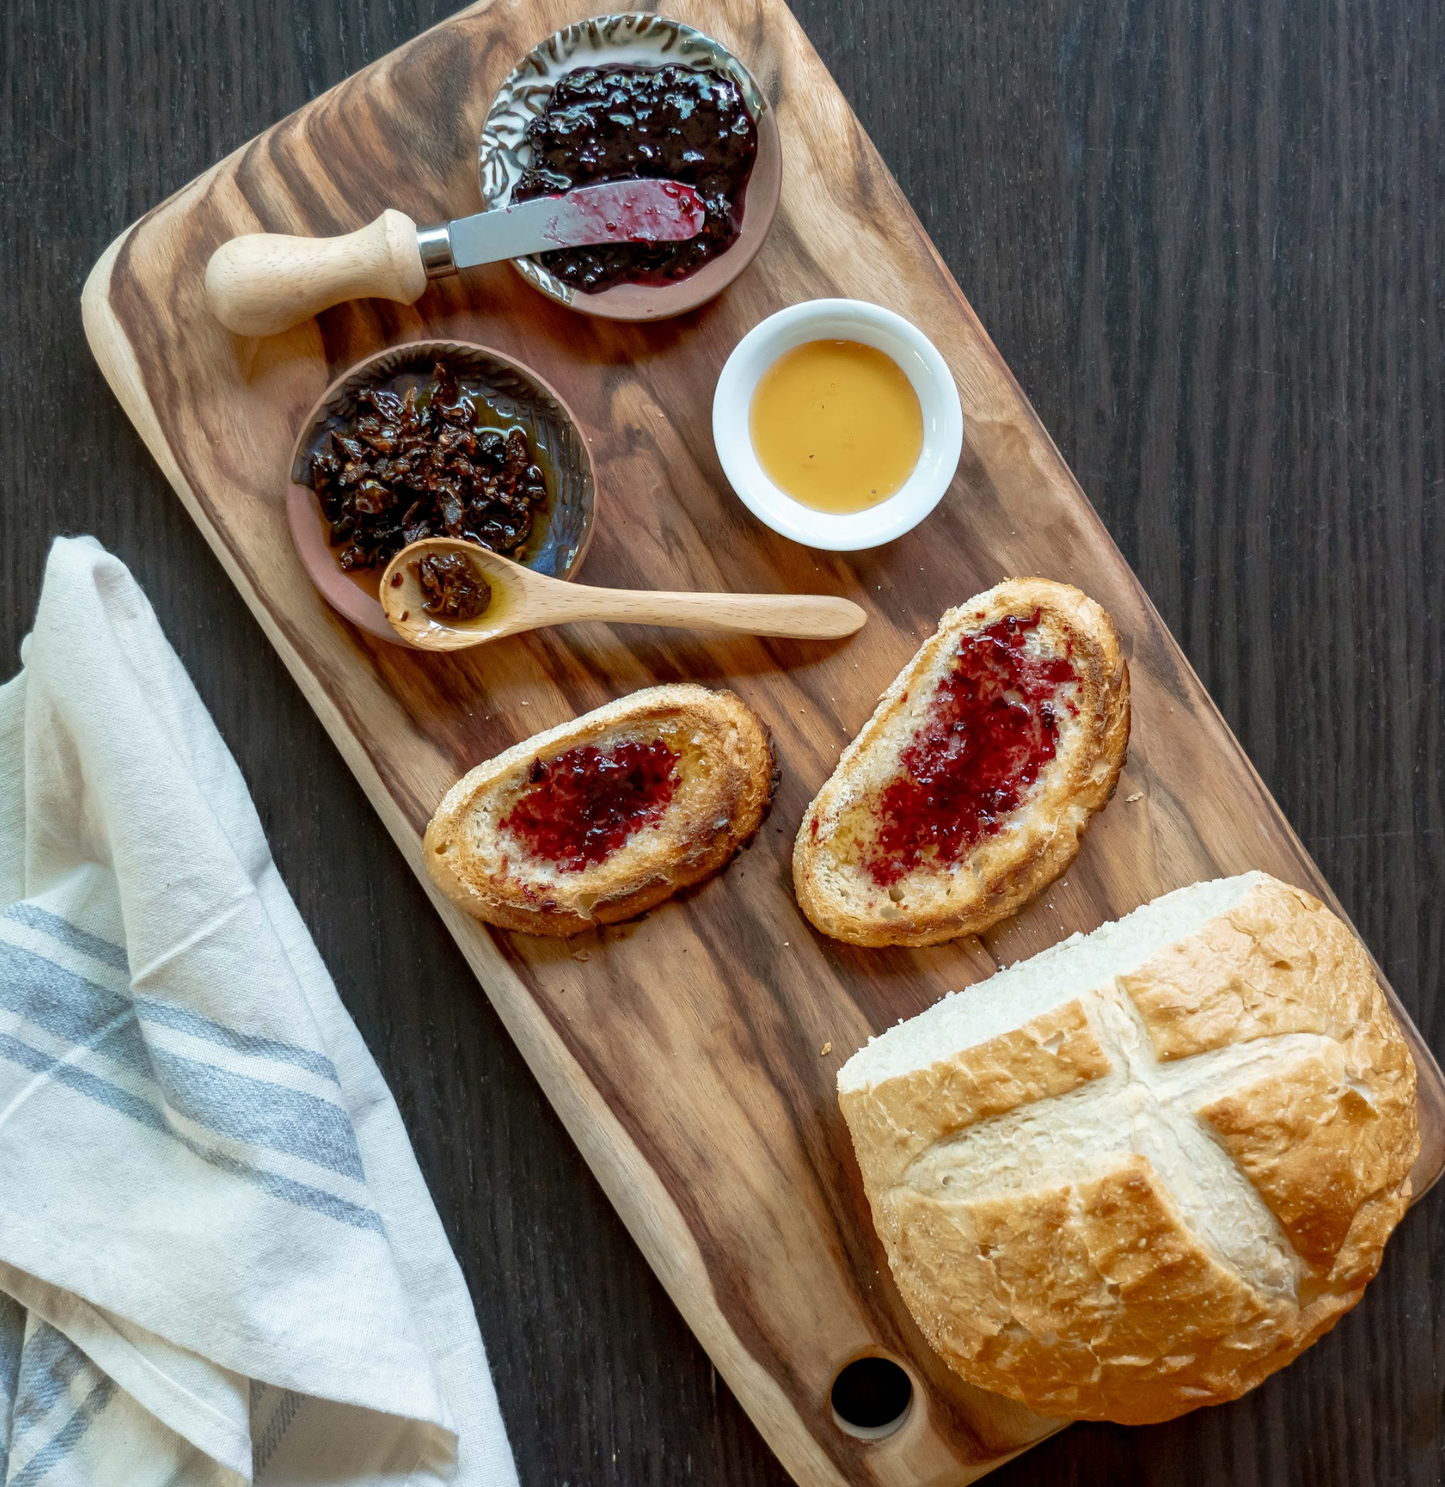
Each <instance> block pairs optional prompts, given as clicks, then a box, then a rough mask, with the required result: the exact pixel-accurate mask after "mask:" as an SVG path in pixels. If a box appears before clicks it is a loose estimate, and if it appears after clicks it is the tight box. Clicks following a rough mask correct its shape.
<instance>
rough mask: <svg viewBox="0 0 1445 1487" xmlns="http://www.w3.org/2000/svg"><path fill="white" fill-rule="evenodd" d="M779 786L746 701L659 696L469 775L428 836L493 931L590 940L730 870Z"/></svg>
mask: <svg viewBox="0 0 1445 1487" xmlns="http://www.w3.org/2000/svg"><path fill="white" fill-rule="evenodd" d="M773 782H774V766H773V749H772V741H771V739H770V737H769V734H768V730H767V729H766V728H765V727H764V726H763V724H762V722H761V721H760V720H759V718H758V716H757V714H756V713H754V712H753V710H752V709H751V708H750V707H748V706H747V705H746V704H745V703H744V702H743V701H742V700H741V699H740V698H738V697H736V696H734V695H733V694H732V693H731V692H714V691H710V690H709V689H708V688H706V687H699V686H692V685H688V684H678V685H670V686H662V687H649V688H647V689H646V690H644V691H641V692H634V693H633V694H632V695H631V696H630V697H623V698H620V699H619V700H618V701H616V702H611V703H608V704H607V706H605V707H599V708H597V709H596V710H595V711H594V712H590V713H587V714H585V715H584V716H583V717H580V718H577V719H575V720H574V721H572V722H570V723H564V724H562V725H561V726H560V727H558V728H552V729H549V730H548V731H547V732H545V733H539V734H537V735H536V736H535V737H533V738H529V739H527V740H525V741H524V742H522V743H520V744H517V745H516V746H515V747H514V748H510V749H508V750H507V751H506V752H505V753H504V754H499V755H498V756H497V757H496V758H495V759H489V760H487V761H486V762H485V763H483V764H479V765H477V767H476V768H475V769H473V770H471V771H469V772H468V773H467V774H465V775H463V776H462V778H461V779H460V780H458V781H457V783H456V784H455V785H453V786H452V788H451V789H450V790H449V791H448V792H447V794H446V797H445V798H444V799H443V801H442V803H441V805H439V806H438V807H437V811H436V814H435V815H434V816H433V817H432V819H431V824H430V825H429V826H428V827H427V831H426V839H425V843H424V850H425V854H426V865H427V870H428V872H429V873H430V874H431V877H432V879H433V881H434V882H435V883H436V885H437V886H438V887H439V888H440V889H441V890H442V892H443V893H445V894H446V895H447V897H448V898H450V899H451V900H452V901H453V902H454V903H456V904H458V905H459V906H460V907H461V908H463V909H465V910H466V911H467V912H468V913H469V914H472V915H473V916H475V917H476V918H478V919H482V920H485V921H486V922H487V923H488V924H496V925H500V926H502V927H503V928H505V929H514V930H522V931H524V932H526V933H529V934H538V935H575V934H580V933H582V932H583V931H584V930H588V929H593V928H595V927H596V926H597V925H599V924H611V923H615V922H616V921H618V920H621V919H630V918H632V917H633V916H635V915H637V914H641V913H643V912H645V911H646V910H648V909H651V908H653V907H655V906H656V905H657V904H660V903H661V902H663V900H664V899H667V898H670V897H671V896H672V895H673V894H674V893H676V892H677V891H678V890H679V889H681V888H685V887H687V886H689V885H690V884H693V883H698V882H701V881H702V880H703V879H704V878H707V877H710V876H711V875H712V874H713V873H715V872H717V871H718V870H719V869H721V868H722V867H724V866H725V865H726V864H727V863H728V861H729V860H730V859H731V858H732V856H733V854H734V853H735V852H737V850H738V849H739V848H740V847H741V846H742V845H743V844H744V843H745V842H746V841H748V839H749V838H750V837H751V836H752V835H753V833H754V832H756V831H757V829H758V827H759V825H761V823H762V821H763V818H764V816H766V814H767V810H768V805H769V803H770V802H771V799H772V791H773Z"/></svg>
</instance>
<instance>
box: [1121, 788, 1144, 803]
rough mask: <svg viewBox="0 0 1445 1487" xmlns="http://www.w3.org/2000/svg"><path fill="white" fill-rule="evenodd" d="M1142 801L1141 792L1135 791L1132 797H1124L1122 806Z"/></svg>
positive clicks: (1142, 795)
mask: <svg viewBox="0 0 1445 1487" xmlns="http://www.w3.org/2000/svg"><path fill="white" fill-rule="evenodd" d="M1143 799H1144V792H1143V791H1142V790H1136V791H1135V792H1134V793H1133V794H1132V795H1126V796H1125V797H1124V804H1125V805H1133V804H1134V802H1135V801H1136V800H1143Z"/></svg>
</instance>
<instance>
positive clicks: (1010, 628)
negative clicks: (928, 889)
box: [863, 610, 1077, 887]
mask: <svg viewBox="0 0 1445 1487" xmlns="http://www.w3.org/2000/svg"><path fill="white" fill-rule="evenodd" d="M1038 622H1039V611H1038V610H1035V611H1034V613H1033V615H1032V616H1031V617H1029V618H1028V619H1019V618H1017V617H1015V616H1012V615H1010V616H1008V617H1006V618H1004V619H1002V620H998V621H996V622H995V623H994V624H992V625H989V626H988V627H987V628H985V629H983V630H979V631H977V632H976V633H974V634H971V635H965V636H964V638H963V640H962V642H961V643H960V645H959V650H958V657H957V659H956V660H955V662H954V665H953V669H952V671H950V672H949V673H948V675H947V676H945V677H944V679H943V680H942V681H941V682H940V683H939V686H938V690H937V691H936V692H935V693H934V696H933V700H932V702H931V703H930V705H929V709H928V716H927V718H926V719H925V721H924V723H923V724H922V726H921V727H920V728H919V730H918V732H917V733H915V734H914V736H913V739H912V742H910V743H909V745H908V746H907V747H906V748H905V749H904V750H903V752H902V754H901V755H900V756H899V763H900V766H901V773H900V774H899V775H898V777H897V778H896V779H894V780H892V781H891V782H890V783H889V784H888V785H887V786H886V787H885V788H884V789H883V791H882V793H881V794H880V796H879V798H878V803H877V805H876V807H875V813H876V817H877V821H878V829H877V834H876V836H875V837H874V838H873V840H872V841H871V842H870V844H869V846H868V847H867V849H866V850H865V852H864V858H863V864H864V866H865V867H866V868H867V870H868V873H869V876H870V877H871V878H872V879H873V881H874V882H875V883H877V884H878V885H879V886H880V887H888V886H889V885H891V884H894V883H897V882H898V881H899V880H900V879H901V878H903V877H905V876H906V875H907V874H908V873H909V872H911V871H912V870H913V869H914V868H916V867H918V866H919V865H920V864H922V863H923V862H924V861H925V854H929V853H931V854H932V856H931V858H929V861H930V864H932V863H936V864H937V865H939V866H951V865H952V864H953V863H956V862H958V861H959V860H960V859H961V858H962V857H964V856H965V855H966V854H967V853H968V852H969V851H970V850H971V849H972V848H973V847H974V846H975V845H976V844H977V843H978V842H979V841H981V840H982V839H983V838H984V837H986V836H992V835H993V833H994V832H996V831H997V830H998V829H999V827H1000V826H1001V825H1002V824H1003V822H1004V820H1005V819H1006V818H1007V817H1008V816H1009V814H1010V813H1011V812H1013V811H1015V810H1017V809H1018V806H1019V804H1020V802H1021V801H1022V799H1023V797H1024V795H1025V794H1026V793H1027V791H1028V789H1029V787H1030V786H1031V785H1033V783H1034V782H1035V781H1036V780H1037V779H1038V777H1039V773H1040V771H1041V770H1042V769H1043V768H1044V766H1045V765H1046V764H1047V763H1048V762H1049V760H1051V759H1052V758H1053V757H1054V753H1055V748H1056V746H1057V743H1058V735H1059V708H1060V706H1061V705H1062V706H1064V707H1065V708H1067V709H1068V710H1069V711H1071V712H1073V711H1076V710H1077V708H1076V704H1075V703H1074V702H1073V700H1072V699H1071V698H1070V699H1065V700H1063V701H1062V703H1061V700H1060V696H1059V693H1060V690H1061V689H1062V688H1064V687H1066V686H1068V685H1069V683H1070V682H1073V681H1076V680H1077V677H1076V674H1075V672H1074V667H1073V663H1072V662H1071V661H1070V660H1068V659H1067V658H1066V657H1061V656H1059V657H1055V656H1039V655H1032V654H1030V653H1029V651H1028V650H1027V648H1026V646H1027V641H1028V636H1029V632H1030V631H1032V630H1033V629H1035V628H1036V627H1037V625H1038Z"/></svg>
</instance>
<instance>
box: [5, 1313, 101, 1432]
mask: <svg viewBox="0 0 1445 1487" xmlns="http://www.w3.org/2000/svg"><path fill="white" fill-rule="evenodd" d="M85 1361H86V1358H85V1354H84V1353H82V1352H81V1351H80V1349H79V1348H78V1347H76V1346H75V1344H74V1343H73V1342H71V1340H70V1339H69V1338H68V1337H67V1336H66V1335H65V1334H64V1333H63V1332H61V1331H59V1330H58V1329H56V1328H54V1327H52V1326H51V1325H50V1324H49V1322H40V1321H37V1323H36V1327H35V1330H34V1332H32V1333H31V1335H30V1342H29V1344H28V1345H27V1346H26V1347H25V1349H24V1351H23V1352H22V1354H21V1369H20V1385H19V1389H18V1390H17V1398H16V1402H15V1432H16V1434H17V1435H23V1434H25V1432H26V1431H28V1430H32V1429H34V1427H35V1426H36V1425H37V1424H39V1422H40V1421H41V1420H42V1419H44V1417H45V1416H46V1415H47V1414H49V1413H50V1411H51V1410H52V1409H53V1408H54V1407H55V1404H56V1401H57V1400H59V1399H60V1397H61V1396H62V1395H63V1394H64V1393H65V1391H66V1390H67V1389H68V1388H69V1387H70V1381H71V1379H73V1378H74V1377H75V1375H76V1374H77V1373H79V1372H80V1370H81V1367H82V1365H83V1364H84V1363H85Z"/></svg>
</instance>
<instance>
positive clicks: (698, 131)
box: [512, 63, 758, 294]
mask: <svg viewBox="0 0 1445 1487" xmlns="http://www.w3.org/2000/svg"><path fill="white" fill-rule="evenodd" d="M527 141H528V144H529V145H530V147H531V157H532V161H531V165H530V166H529V167H528V169H526V170H525V171H523V172H522V175H521V177H520V178H519V179H518V181H517V185H516V188H515V189H514V190H513V192H512V200H513V201H514V202H522V201H531V200H534V199H535V198H536V197H539V196H551V195H553V194H555V193H557V192H562V191H570V190H571V189H572V188H573V187H574V186H591V185H594V184H596V183H597V182H599V181H632V180H647V179H653V180H657V179H663V180H674V181H681V182H682V183H683V184H684V185H685V186H691V187H692V188H693V189H694V190H695V191H696V192H697V194H698V196H699V197H701V198H702V206H703V211H704V214H705V215H704V221H703V225H702V230H701V232H699V233H698V234H697V236H696V237H693V238H690V239H688V240H686V241H684V242H674V243H668V242H630V243H611V244H606V243H604V244H598V245H597V246H595V247H591V248H555V249H552V250H550V251H548V252H546V253H543V254H542V255H541V259H542V263H543V264H544V265H545V266H546V267H547V268H548V269H550V270H551V272H552V273H554V274H555V275H556V276H557V277H558V278H559V279H561V280H562V281H563V282H564V283H566V284H569V285H571V286H572V288H574V289H580V290H582V291H583V292H584V293H587V294H595V293H597V292H598V291H599V290H602V289H610V288H611V287H612V286H613V285H615V284H671V283H674V282H676V281H677V280H678V279H685V278H686V277H687V276H688V275H689V274H690V273H693V272H694V271H695V270H696V269H699V268H701V267H702V265H703V264H704V263H706V262H707V261H708V260H709V259H712V258H716V257H717V256H718V254H720V253H724V252H726V251H727V249H728V248H730V247H731V246H732V244H733V242H734V240H735V239H736V238H737V235H738V231H739V229H740V228H741V226H742V220H743V200H744V197H745V195H746V193H747V185H748V177H749V176H751V175H752V171H753V162H754V161H755V160H756V159H757V153H758V131H757V126H756V125H755V124H754V123H753V120H752V115H751V114H749V113H748V107H747V104H746V103H745V102H744V101H743V95H742V91H741V90H740V89H739V87H738V85H737V84H736V83H735V82H734V81H733V80H732V78H730V77H726V76H724V75H723V74H722V73H720V72H715V71H713V70H712V69H711V68H706V67H681V66H678V65H676V64H668V65H667V66H664V67H640V66H636V65H633V64H631V63H623V64H620V65H617V66H612V67H579V68H577V69H575V70H574V71H572V72H569V73H567V74H566V76H565V77H563V78H561V79H560V80H559V81H558V83H557V85H556V87H555V88H553V89H552V93H551V96H550V97H549V98H548V100H547V106H546V108H545V109H544V110H543V111H542V112H541V113H540V114H539V115H538V116H537V117H536V118H535V119H533V120H532V122H531V123H530V124H529V125H528V126H527Z"/></svg>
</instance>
